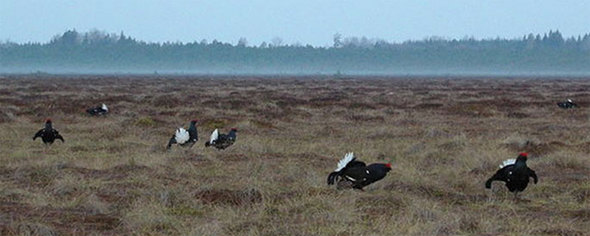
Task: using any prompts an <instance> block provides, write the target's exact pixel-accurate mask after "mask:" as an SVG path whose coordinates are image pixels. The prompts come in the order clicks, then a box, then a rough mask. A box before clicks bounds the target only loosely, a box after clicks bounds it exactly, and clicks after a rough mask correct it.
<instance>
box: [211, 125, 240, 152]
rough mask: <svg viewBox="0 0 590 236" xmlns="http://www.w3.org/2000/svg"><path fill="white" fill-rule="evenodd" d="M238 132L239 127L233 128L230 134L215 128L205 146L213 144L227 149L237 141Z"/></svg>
mask: <svg viewBox="0 0 590 236" xmlns="http://www.w3.org/2000/svg"><path fill="white" fill-rule="evenodd" d="M237 132H238V129H236V128H231V130H230V131H229V133H228V134H219V130H218V129H215V130H214V131H213V133H211V138H210V139H209V141H207V142H206V143H205V147H209V146H213V147H215V148H217V149H221V150H223V149H226V148H227V147H229V146H231V145H232V144H234V142H235V141H236V138H237V137H236V133H237Z"/></svg>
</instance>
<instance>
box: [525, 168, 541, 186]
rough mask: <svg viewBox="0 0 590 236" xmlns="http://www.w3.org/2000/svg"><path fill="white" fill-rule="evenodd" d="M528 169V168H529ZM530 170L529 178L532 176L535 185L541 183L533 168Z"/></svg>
mask: <svg viewBox="0 0 590 236" xmlns="http://www.w3.org/2000/svg"><path fill="white" fill-rule="evenodd" d="M527 168H528V167H527ZM528 170H529V176H530V177H533V181H535V184H536V183H537V182H539V178H537V174H536V173H535V171H534V170H532V169H531V168H528Z"/></svg>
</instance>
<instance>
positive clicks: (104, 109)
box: [86, 103, 109, 116]
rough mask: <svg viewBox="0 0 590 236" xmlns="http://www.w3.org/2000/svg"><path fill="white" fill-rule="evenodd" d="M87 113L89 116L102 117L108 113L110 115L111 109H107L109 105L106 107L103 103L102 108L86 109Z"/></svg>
mask: <svg viewBox="0 0 590 236" xmlns="http://www.w3.org/2000/svg"><path fill="white" fill-rule="evenodd" d="M86 112H87V113H88V114H90V115H91V116H102V115H106V114H107V113H109V108H108V107H107V105H105V104H104V103H103V104H102V106H98V107H92V108H88V109H86Z"/></svg>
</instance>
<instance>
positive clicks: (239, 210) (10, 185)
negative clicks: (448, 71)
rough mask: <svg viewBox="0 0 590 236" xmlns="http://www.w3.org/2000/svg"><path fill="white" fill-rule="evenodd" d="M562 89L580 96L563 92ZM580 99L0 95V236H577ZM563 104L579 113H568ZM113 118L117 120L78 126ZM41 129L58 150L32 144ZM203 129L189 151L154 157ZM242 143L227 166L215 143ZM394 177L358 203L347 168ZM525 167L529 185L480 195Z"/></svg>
mask: <svg viewBox="0 0 590 236" xmlns="http://www.w3.org/2000/svg"><path fill="white" fill-rule="evenodd" d="M571 88H576V89H575V90H571ZM588 88H590V82H589V81H588V80H586V79H569V78H558V79H553V78H544V79H538V80H537V79H531V78H509V79H503V78H347V79H332V78H329V77H325V78H324V77H317V78H316V77H302V78H288V77H281V78H249V77H237V78H225V77H215V78H211V77H202V78H197V77H181V76H177V77H169V78H168V77H166V78H164V77H147V78H144V77H140V76H127V77H117V76H81V77H76V76H67V77H62V76H46V77H31V78H29V77H27V76H5V77H3V78H0V143H1V144H2V145H1V146H0V153H2V155H0V162H2V163H3V165H2V166H0V212H1V214H0V235H72V234H77V235H80V234H81V235H586V234H587V232H590V224H588V222H589V221H590V184H589V183H590V159H588V154H590V145H588V144H590V139H588V137H587V133H588V132H587V130H589V129H590V123H588V118H589V117H590V113H589V112H588V109H586V106H587V105H589V104H590V99H588V95H590V93H588V92H586V91H587V89H588ZM566 97H571V98H573V99H574V100H576V101H578V103H579V104H580V105H581V108H580V109H573V110H562V109H559V108H557V106H556V105H555V102H556V101H560V100H563V99H564V98H566ZM100 103H106V104H107V105H108V106H109V108H110V109H111V110H112V112H111V113H110V114H109V115H107V116H105V117H90V116H88V115H87V114H85V113H84V110H85V109H86V108H88V107H91V106H96V105H99V104H100ZM47 117H51V118H52V119H53V120H54V126H55V127H56V128H57V129H58V130H59V131H60V133H61V134H62V135H63V136H64V137H65V139H66V142H65V143H61V142H57V143H55V144H53V145H52V146H51V147H45V146H44V145H43V144H41V143H40V141H38V140H37V141H36V142H33V141H32V140H31V137H32V135H33V134H34V132H36V131H37V130H38V129H40V128H41V127H42V126H43V120H44V119H45V118H47ZM192 119H198V120H199V122H198V124H197V127H198V131H199V135H200V136H199V137H200V140H199V142H198V143H197V144H196V145H195V146H193V147H192V148H183V147H179V146H174V147H173V148H172V149H171V150H168V151H167V150H166V149H165V145H166V144H167V142H168V140H169V139H170V137H171V135H172V134H173V133H174V130H175V129H176V128H177V127H180V126H183V127H186V126H187V125H188V122H189V121H190V120H192ZM231 127H237V128H238V129H239V132H238V140H237V142H236V143H235V144H234V145H233V146H231V147H230V148H228V149H226V150H223V151H220V150H215V149H211V148H205V147H204V140H207V139H208V136H209V134H210V132H211V131H213V130H214V129H216V128H219V129H220V131H221V132H227V131H228V130H229V128H231ZM349 151H353V152H355V155H357V157H359V159H361V160H363V161H365V162H367V163H373V162H390V161H392V162H393V170H392V171H391V172H390V174H389V175H388V176H387V177H386V178H385V179H383V180H382V181H380V182H377V183H375V184H373V185H370V186H368V187H367V188H366V189H365V191H364V192H361V191H355V190H342V191H339V190H336V188H335V187H333V186H327V185H326V177H327V175H328V174H329V173H330V172H331V171H332V170H333V169H334V168H335V167H336V163H337V161H338V160H339V159H340V158H341V157H342V156H343V155H344V153H346V152H349ZM519 152H530V153H531V155H530V159H529V162H528V164H529V166H530V167H531V168H532V169H534V170H535V171H536V172H537V175H538V176H539V179H540V182H539V183H538V184H536V185H535V184H531V185H530V186H529V188H527V190H526V191H525V192H524V193H522V194H521V200H518V201H514V200H513V199H512V194H510V193H509V192H508V191H507V190H506V189H505V187H504V186H503V184H502V183H494V185H493V186H492V190H486V189H485V188H484V181H485V180H486V179H487V178H488V177H490V176H491V175H492V174H493V173H494V172H495V171H496V170H497V168H498V165H499V164H500V163H501V162H502V161H503V160H505V159H508V158H515V157H516V156H517V154H518V153H519Z"/></svg>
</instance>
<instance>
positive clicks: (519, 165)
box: [486, 152, 538, 199]
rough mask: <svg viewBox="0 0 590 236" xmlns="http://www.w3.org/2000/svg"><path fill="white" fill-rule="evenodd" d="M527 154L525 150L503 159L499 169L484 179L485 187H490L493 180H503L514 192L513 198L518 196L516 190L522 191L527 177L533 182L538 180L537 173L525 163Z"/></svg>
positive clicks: (527, 182) (526, 183)
mask: <svg viewBox="0 0 590 236" xmlns="http://www.w3.org/2000/svg"><path fill="white" fill-rule="evenodd" d="M527 157H528V154H527V153H526V152H523V153H520V154H519V155H518V157H517V158H516V160H515V159H509V160H506V161H504V163H502V164H501V165H500V169H499V170H498V171H497V172H496V174H494V176H492V177H491V178H489V179H488V181H486V188H491V187H492V182H493V181H504V182H506V187H508V190H509V191H510V192H513V193H514V198H515V199H516V198H517V197H518V196H517V195H518V192H522V191H524V190H525V189H526V187H527V185H528V184H529V178H531V177H532V178H533V180H534V181H535V184H537V182H538V178H537V174H535V171H533V170H531V169H530V168H529V167H528V166H527V165H526V160H527Z"/></svg>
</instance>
